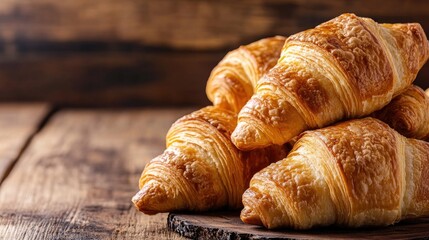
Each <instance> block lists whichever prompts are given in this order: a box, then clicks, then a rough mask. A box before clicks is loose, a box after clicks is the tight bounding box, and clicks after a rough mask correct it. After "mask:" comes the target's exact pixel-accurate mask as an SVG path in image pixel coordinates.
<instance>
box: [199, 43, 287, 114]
mask: <svg viewBox="0 0 429 240" xmlns="http://www.w3.org/2000/svg"><path fill="white" fill-rule="evenodd" d="M285 40H286V38H284V37H280V36H276V37H270V38H264V39H261V40H259V41H256V42H253V43H251V44H249V45H246V46H241V47H240V48H238V49H236V50H234V51H231V52H229V53H228V54H227V55H226V56H225V57H224V58H223V59H222V61H220V63H219V64H218V65H217V66H216V67H215V68H214V69H213V71H212V72H211V74H210V77H209V80H208V82H207V87H206V93H207V96H208V98H209V99H210V101H211V102H212V103H213V105H215V106H222V107H223V108H226V109H229V110H232V111H234V112H236V113H238V112H239V111H240V109H241V108H242V107H243V106H244V104H245V103H246V102H247V101H248V100H249V99H250V97H251V96H252V95H253V92H254V88H255V87H256V83H257V82H258V80H259V79H260V78H261V77H262V75H264V74H265V73H266V72H268V70H270V69H271V68H272V67H273V66H274V65H275V64H276V63H277V60H278V59H279V57H280V52H281V49H282V47H283V44H284V42H285Z"/></svg>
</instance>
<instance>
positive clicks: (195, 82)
mask: <svg viewBox="0 0 429 240" xmlns="http://www.w3.org/2000/svg"><path fill="white" fill-rule="evenodd" d="M344 12H354V13H356V14H357V15H360V16H366V17H371V18H374V19H375V20H376V21H379V22H419V23H421V24H422V26H423V28H424V29H425V30H426V32H427V33H429V1H423V0H392V1H369V0H365V1H349V0H344V1H341V0H330V1H323V0H305V1H304V0H268V1H262V0H250V1H244V0H242V1H226V0H221V1H209V0H200V1H197V0H182V1H178V0H158V1H150V0H121V1H117V0H91V1H87V0H61V1H57V0H1V1H0V101H48V102H51V103H53V104H54V105H57V106H88V107H89V106H92V107H93V106H135V105H139V106H172V105H174V106H184V105H206V104H208V100H207V99H206V96H205V84H206V80H207V78H208V76H209V74H210V71H211V69H212V68H213V67H214V66H215V65H216V64H217V62H218V61H219V60H220V59H222V57H223V56H224V55H225V54H226V53H227V51H229V50H232V49H235V48H237V47H238V46H239V45H240V44H247V43H250V42H252V41H255V40H257V39H260V38H263V37H268V36H273V35H285V36H287V35H290V34H293V33H296V32H298V31H301V30H304V29H307V28H311V27H314V26H315V25H317V24H319V23H321V22H323V21H326V20H328V19H331V18H333V17H335V16H337V15H339V14H341V13H344ZM428 79H429V64H426V66H425V67H424V69H423V70H422V71H421V72H420V74H419V76H418V79H417V81H416V83H417V84H418V85H419V86H421V87H424V88H427V87H429V80H428Z"/></svg>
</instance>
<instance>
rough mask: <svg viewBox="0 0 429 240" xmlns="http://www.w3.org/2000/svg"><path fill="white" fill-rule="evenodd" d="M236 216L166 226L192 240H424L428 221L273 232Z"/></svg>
mask: <svg viewBox="0 0 429 240" xmlns="http://www.w3.org/2000/svg"><path fill="white" fill-rule="evenodd" d="M239 215H240V213H239V212H217V213H205V214H185V213H171V214H170V215H169V216H168V226H169V228H170V229H172V230H173V231H175V232H177V233H179V234H180V235H182V236H185V237H188V238H192V239H345V238H347V239H423V238H424V239H426V238H428V237H429V228H428V227H429V218H420V219H414V220H407V221H403V222H401V223H398V224H396V225H394V226H390V227H381V228H363V229H362V228H361V229H338V228H323V229H315V230H310V231H293V230H277V231H269V230H266V229H264V228H262V227H258V226H252V225H248V224H244V223H243V222H241V220H240V218H239Z"/></svg>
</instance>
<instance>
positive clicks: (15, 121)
mask: <svg viewBox="0 0 429 240" xmlns="http://www.w3.org/2000/svg"><path fill="white" fill-rule="evenodd" d="M48 112H49V106H48V105H47V104H44V103H32V104H30V103H27V104H16V103H9V104H7V103H2V104H0V129H1V130H0V184H1V183H2V182H3V180H4V179H5V177H6V176H7V175H8V174H9V171H10V170H11V168H12V166H13V164H14V163H15V161H16V160H17V158H18V157H19V155H20V154H21V152H22V150H23V149H24V148H25V146H26V145H27V143H28V141H29V140H30V139H31V137H32V136H33V134H34V133H36V132H37V131H38V128H39V125H40V123H41V122H42V121H43V119H44V118H45V117H46V115H47V114H48Z"/></svg>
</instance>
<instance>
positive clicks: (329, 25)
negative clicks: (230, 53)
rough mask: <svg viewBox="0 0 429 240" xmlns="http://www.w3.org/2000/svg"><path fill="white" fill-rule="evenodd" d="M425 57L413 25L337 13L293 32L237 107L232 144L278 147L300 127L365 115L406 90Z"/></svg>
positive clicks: (428, 45) (425, 45)
mask: <svg viewBox="0 0 429 240" xmlns="http://www.w3.org/2000/svg"><path fill="white" fill-rule="evenodd" d="M428 57H429V42H428V41H427V38H426V35H425V33H424V31H423V29H422V27H421V26H420V25H419V24H417V23H412V24H377V23H376V22H374V21H373V20H371V19H368V18H360V17H357V16H355V15H353V14H343V15H341V16H339V17H337V18H334V19H332V20H330V21H328V22H325V23H323V24H321V25H319V26H317V27H316V28H314V29H309V30H307V31H304V32H301V33H298V34H295V35H292V36H290V37H289V38H287V40H286V42H285V45H284V47H283V50H282V53H281V56H280V59H279V61H278V62H277V64H276V65H275V66H274V67H273V68H272V69H271V70H270V71H269V72H268V73H267V74H265V75H264V76H263V77H262V78H261V79H260V80H259V81H258V84H257V87H256V91H255V94H254V95H253V96H252V99H251V100H250V101H249V102H247V103H246V105H245V106H244V107H243V109H242V110H241V111H240V113H239V116H238V121H239V123H238V126H240V128H239V129H236V130H235V131H234V133H233V135H232V138H233V142H234V143H237V147H239V148H240V149H253V148H258V147H263V146H267V145H270V144H273V143H275V144H283V143H285V142H287V141H289V139H290V138H292V137H294V136H296V135H297V134H299V133H301V132H302V131H303V130H306V129H315V128H320V127H324V126H327V125H329V124H332V123H334V122H336V121H339V120H341V119H347V118H355V117H361V116H365V115H368V114H370V113H372V112H374V111H376V110H379V109H381V108H382V107H383V106H385V105H386V104H388V103H389V102H390V101H391V99H392V98H393V97H395V96H396V95H398V94H399V93H400V92H402V91H403V90H404V89H405V88H407V87H408V86H409V85H410V84H411V83H412V82H413V80H414V79H415V77H416V75H417V72H418V70H419V69H420V68H421V67H422V66H423V64H424V63H425V62H426V61H427V59H428ZM250 119H253V120H250ZM254 123H256V124H257V126H256V127H254V129H252V131H250V130H247V131H246V129H249V128H251V127H250V126H249V125H252V124H254ZM242 129H244V131H242ZM249 134H252V135H251V136H249Z"/></svg>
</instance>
